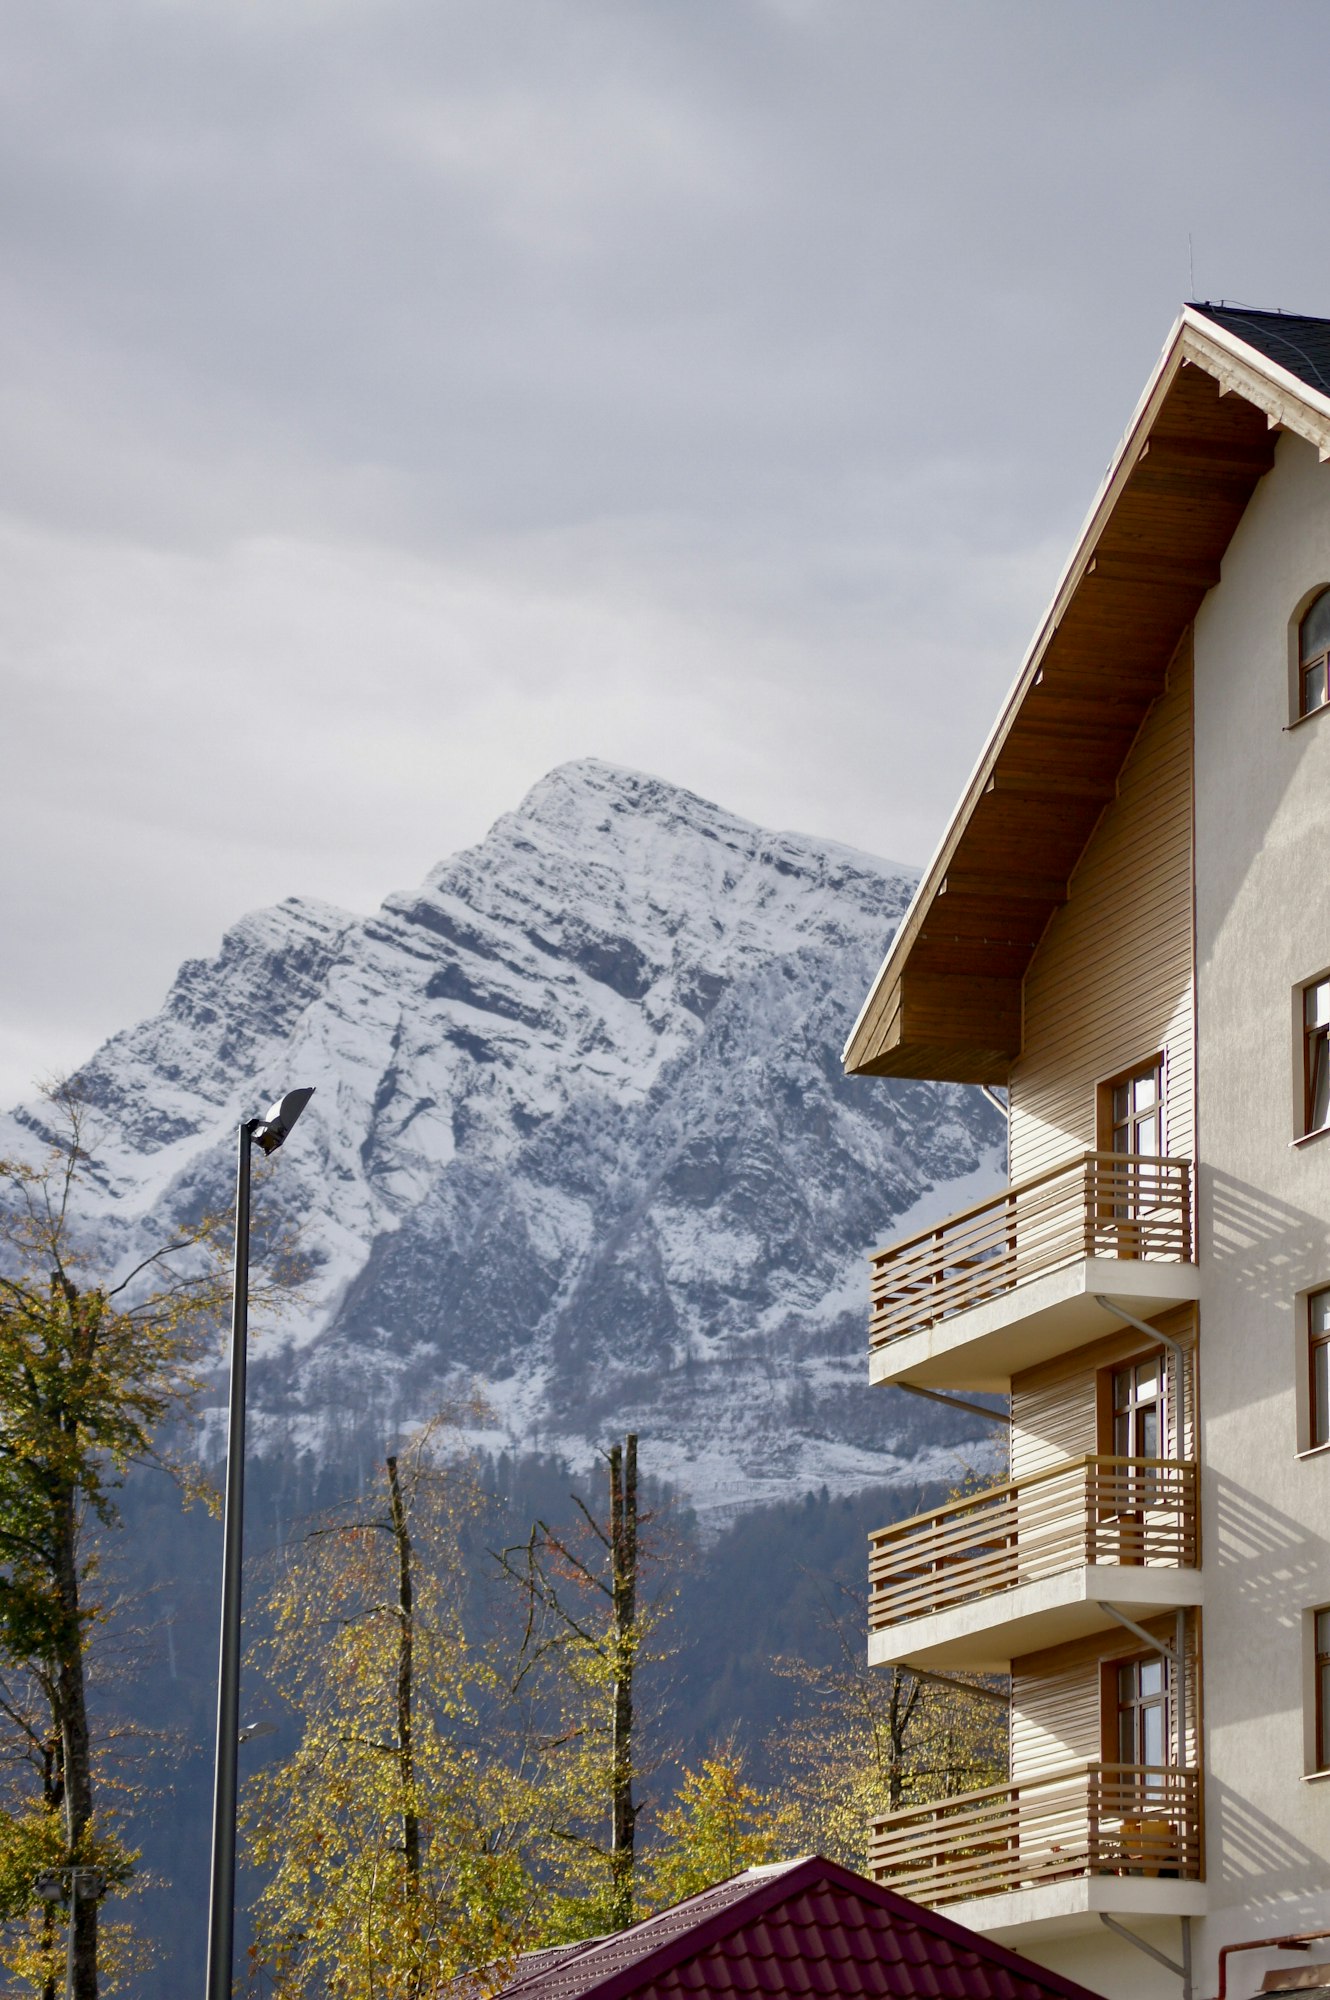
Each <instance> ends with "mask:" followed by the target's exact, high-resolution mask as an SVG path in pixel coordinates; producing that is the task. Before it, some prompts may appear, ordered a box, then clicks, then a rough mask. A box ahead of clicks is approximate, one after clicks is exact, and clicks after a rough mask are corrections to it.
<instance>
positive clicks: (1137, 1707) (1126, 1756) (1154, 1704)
mask: <svg viewBox="0 0 1330 2000" xmlns="http://www.w3.org/2000/svg"><path fill="white" fill-rule="evenodd" d="M1320 1615H1321V1616H1322V1617H1324V1618H1325V1620H1326V1637H1327V1641H1328V1642H1330V1613H1326V1612H1323V1613H1321V1614H1320ZM1317 1643H1318V1645H1319V1643H1320V1641H1319V1637H1318V1641H1317ZM1327 1670H1328V1671H1330V1659H1327ZM1117 1680H1118V1687H1117V1696H1118V1762H1119V1764H1153V1765H1155V1766H1156V1767H1158V1766H1159V1765H1161V1764H1168V1763H1170V1762H1171V1761H1172V1760H1171V1758H1170V1757H1169V1754H1168V1747H1169V1746H1168V1667H1167V1664H1166V1663H1165V1661H1164V1660H1163V1659H1162V1657H1161V1656H1160V1655H1159V1654H1158V1653H1150V1654H1147V1655H1146V1656H1145V1657H1144V1658H1143V1659H1139V1660H1124V1661H1123V1662H1122V1664H1121V1665H1120V1666H1119V1668H1118V1674H1117ZM1326 1688H1327V1692H1328V1693H1330V1679H1327V1682H1326Z"/></svg>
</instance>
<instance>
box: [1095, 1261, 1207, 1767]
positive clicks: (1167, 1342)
mask: <svg viewBox="0 0 1330 2000" xmlns="http://www.w3.org/2000/svg"><path fill="white" fill-rule="evenodd" d="M1094 1302H1095V1304H1096V1305H1097V1306H1102V1307H1103V1308H1104V1311H1105V1312H1111V1313H1112V1314H1113V1315H1114V1316H1115V1318H1117V1319H1121V1320H1125V1321H1126V1323H1127V1325H1128V1326H1130V1327H1134V1328H1135V1329H1136V1331H1137V1333H1143V1334H1145V1335H1146V1337H1147V1338H1148V1339H1150V1340H1157V1341H1158V1342H1159V1345H1160V1346H1161V1347H1162V1348H1164V1349H1165V1350H1166V1351H1167V1352H1168V1353H1169V1354H1171V1355H1172V1357H1173V1367H1174V1371H1175V1373H1176V1377H1177V1385H1178V1389H1177V1417H1176V1422H1177V1426H1178V1439H1177V1442H1178V1443H1179V1445H1180V1444H1181V1442H1182V1426H1183V1424H1184V1422H1185V1421H1186V1407H1185V1405H1186V1382H1187V1374H1186V1370H1187V1350H1186V1348H1185V1347H1184V1346H1183V1345H1182V1343H1181V1341H1178V1340H1174V1338H1173V1336H1172V1334H1170V1333H1161V1332H1160V1331H1159V1328H1158V1327H1157V1326H1151V1325H1150V1324H1149V1322H1148V1321H1146V1320H1143V1319H1137V1317H1136V1315H1135V1313H1129V1312H1128V1311H1127V1309H1126V1307H1125V1306H1120V1305H1118V1304H1117V1303H1116V1302H1115V1301H1114V1300H1113V1299H1106V1298H1105V1297H1104V1295H1103V1293H1102V1292H1096V1293H1095V1295H1094ZM1160 1442H1161V1444H1162V1442H1163V1440H1162V1438H1161V1439H1160ZM1179 1456H1181V1454H1180V1453H1179ZM1116 1616H1117V1617H1119V1618H1121V1617H1122V1613H1121V1612H1118V1613H1117V1614H1116ZM1123 1622H1124V1623H1125V1622H1127V1621H1125V1620H1124V1621H1123ZM1176 1634H1177V1637H1176V1641H1175V1646H1176V1652H1177V1667H1178V1686H1177V1697H1176V1701H1175V1706H1174V1713H1175V1716H1176V1718H1177V1720H1176V1735H1177V1750H1178V1769H1179V1770H1184V1769H1185V1768H1186V1763H1187V1650H1186V1635H1187V1616H1186V1613H1185V1612H1184V1611H1179V1612H1178V1619H1177V1626H1176ZM1151 1644H1152V1645H1158V1641H1157V1640H1152V1641H1151ZM1159 1650H1160V1652H1162V1653H1164V1654H1165V1656H1167V1653H1168V1648H1167V1647H1165V1646H1160V1648H1159Z"/></svg>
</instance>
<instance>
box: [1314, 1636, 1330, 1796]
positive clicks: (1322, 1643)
mask: <svg viewBox="0 0 1330 2000" xmlns="http://www.w3.org/2000/svg"><path fill="white" fill-rule="evenodd" d="M1312 1630H1313V1634H1314V1643H1315V1647H1316V1769H1317V1770H1318V1771H1330V1611H1314V1612H1313V1613H1312Z"/></svg>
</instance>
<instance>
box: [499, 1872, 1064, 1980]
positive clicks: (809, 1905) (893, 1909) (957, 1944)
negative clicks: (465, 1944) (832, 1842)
mask: <svg viewBox="0 0 1330 2000" xmlns="http://www.w3.org/2000/svg"><path fill="white" fill-rule="evenodd" d="M700 1994H707V1995H710V1994H721V1995H732V1996H734V2000H787V1996H794V1995H798V1996H805V1995H806V1996H808V2000H822V1996H826V2000H833V1996H834V2000H859V1996H863V2000H869V1996H872V1997H873V2000H878V1996H882V2000H1099V1996H1098V1995H1095V1994H1091V1993H1090V1991H1089V1989H1088V1988H1087V1987H1084V1986H1078V1985H1077V1984H1076V1982H1075V1980H1072V1979H1063V1978H1062V1977H1061V1976H1060V1975H1059V1974H1058V1973H1056V1972H1046V1971H1044V1969H1043V1968H1042V1967H1041V1966H1037V1965H1031V1964H1030V1963H1029V1962H1028V1960H1026V1959H1023V1958H1019V1957H1018V1956H1017V1955H1016V1953H1015V1952H1011V1951H1008V1950H1007V1949H1006V1948H1005V1947H1004V1946H1003V1945H999V1944H992V1943H990V1942H989V1940H988V1939H987V1938H981V1937H978V1936H977V1935H976V1934H975V1933H974V1932H973V1931H968V1930H966V1929H965V1928H964V1926H963V1925H961V1924H958V1923H955V1922H953V1921H952V1919H951V1918H950V1917H943V1916H939V1915H938V1914H937V1913H936V1912H935V1911H933V1910H925V1909H923V1908H922V1907H921V1906H920V1905H919V1904H918V1903H911V1902H908V1901H907V1900H906V1898H905V1897H904V1896H898V1895H897V1894H896V1893H895V1892H894V1890H891V1889H884V1888H882V1887H880V1885H879V1884H878V1883H876V1882H870V1881H868V1880H866V1878H865V1877H864V1876H862V1875H855V1874H853V1873H852V1872H851V1871H850V1870H849V1869H848V1868H841V1867H839V1866H838V1865H837V1864H836V1863H835V1862H834V1861H823V1860H822V1859H821V1858H820V1857H819V1856H817V1855H811V1856H805V1858H804V1859H803V1860H800V1861H788V1862H782V1863H781V1864H780V1865H779V1866H777V1867H772V1868H752V1869H749V1871H748V1872H747V1874H744V1875H736V1876H734V1877H733V1878H732V1879H731V1880H730V1881H728V1882H721V1883H719V1884H718V1885H717V1886H716V1887H715V1888H714V1889H705V1890H703V1892H702V1894H701V1895H699V1896H690V1897H689V1899H688V1901H687V1902H685V1903H678V1904H676V1905H675V1907H674V1908H673V1909H670V1910H663V1911H662V1912H661V1913H660V1915H659V1916H656V1917H648V1918H646V1919H645V1921H644V1922H642V1923H640V1924H633V1925H632V1926H631V1928H630V1929H628V1930H625V1931H619V1932H617V1933H616V1934H615V1935H614V1936H613V1937H608V1938H596V1939H593V1940H592V1941H591V1942H590V1943H588V1944H585V1945H582V1946H579V1947H577V1948H575V1949H574V1950H572V1951H565V1952H563V1953H561V1954H560V1956H559V1957H558V1959H557V1960H556V1961H555V1962H554V1963H551V1962H550V1958H549V1955H548V1954H546V1953H533V1954H532V1956H531V1958H530V1959H528V1960H526V1961H525V1962H524V1967H523V1969H522V1971H521V1973H520V1975H519V1977H518V1978H517V1979H516V1980H515V1981H514V1982H513V1984H512V1985H511V1986H508V1987H506V1988H505V1989H504V1995H503V2000H592V1996H594V2000H692V1996H694V1995H700Z"/></svg>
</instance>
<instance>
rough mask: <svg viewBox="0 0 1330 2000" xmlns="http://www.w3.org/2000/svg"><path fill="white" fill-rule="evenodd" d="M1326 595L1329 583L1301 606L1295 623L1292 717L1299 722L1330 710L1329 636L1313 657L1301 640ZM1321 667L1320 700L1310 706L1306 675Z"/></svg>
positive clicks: (1329, 588)
mask: <svg viewBox="0 0 1330 2000" xmlns="http://www.w3.org/2000/svg"><path fill="white" fill-rule="evenodd" d="M1327 596H1330V584H1323V585H1321V586H1320V588H1319V589H1317V590H1315V591H1313V593H1312V595H1311V597H1310V598H1308V599H1307V600H1306V602H1305V603H1303V605H1302V606H1301V607H1300V609H1299V611H1298V615H1297V619H1296V621H1295V624H1294V635H1293V653H1294V672H1295V675H1296V681H1295V686H1294V703H1293V714H1294V718H1295V720H1296V721H1298V722H1306V721H1307V720H1308V719H1309V718H1310V717H1311V716H1313V715H1319V714H1320V713H1321V710H1322V709H1323V708H1330V636H1328V637H1327V640H1326V644H1325V645H1324V646H1322V648H1321V650H1320V651H1319V652H1318V653H1313V654H1312V655H1311V656H1310V658H1309V657H1308V656H1307V653H1306V651H1305V649H1304V646H1303V641H1302V628H1303V626H1304V625H1305V624H1306V623H1307V620H1308V619H1309V618H1310V617H1311V615H1312V613H1313V611H1314V610H1315V609H1316V607H1317V605H1318V604H1319V603H1320V602H1321V600H1322V598H1323V597H1327ZM1318 668H1319V670H1320V675H1321V687H1322V694H1321V699H1320V700H1319V701H1316V702H1311V703H1310V704H1309V703H1308V701H1307V676H1308V674H1310V673H1314V672H1315V671H1316V670H1317V669H1318Z"/></svg>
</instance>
